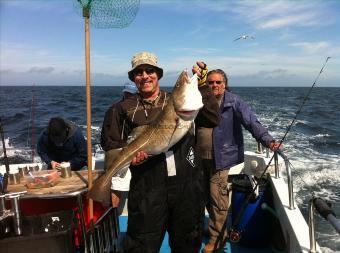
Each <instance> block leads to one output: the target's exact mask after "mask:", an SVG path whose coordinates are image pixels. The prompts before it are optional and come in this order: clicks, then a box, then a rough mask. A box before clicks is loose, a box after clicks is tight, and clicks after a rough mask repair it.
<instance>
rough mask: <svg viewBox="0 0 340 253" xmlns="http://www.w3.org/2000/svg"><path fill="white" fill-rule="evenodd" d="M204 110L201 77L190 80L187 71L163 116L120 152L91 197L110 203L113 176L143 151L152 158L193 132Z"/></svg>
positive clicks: (92, 191) (172, 94) (94, 185)
mask: <svg viewBox="0 0 340 253" xmlns="http://www.w3.org/2000/svg"><path fill="white" fill-rule="evenodd" d="M202 107H203V103H202V96H201V93H200V92H199V90H198V86H197V75H194V76H193V77H192V78H189V76H188V73H187V71H183V72H182V73H181V74H180V76H179V77H178V79H177V82H176V84H175V87H174V88H173V90H172V93H171V96H170V97H169V99H168V101H167V104H166V106H165V107H164V109H163V111H162V113H160V115H159V116H158V117H157V119H156V120H155V121H154V122H153V123H152V124H150V125H148V126H145V128H144V129H143V130H142V131H141V133H140V134H139V135H138V136H137V137H136V139H135V140H133V141H132V142H130V143H129V144H128V145H127V146H126V147H124V148H123V149H122V150H121V151H120V153H119V154H118V155H117V158H116V159H115V160H113V162H112V163H111V165H110V166H109V168H108V169H107V170H106V172H105V174H103V175H102V176H101V177H100V178H99V179H97V180H96V181H95V182H94V184H93V186H92V188H91V189H90V190H89V192H88V194H87V196H88V197H89V198H91V199H93V200H95V201H99V202H103V203H105V204H110V202H111V194H110V188H111V178H112V176H114V175H115V174H117V173H118V172H119V171H120V170H121V169H122V168H123V167H125V166H128V165H129V164H130V163H131V161H132V158H133V157H134V156H135V155H136V154H137V152H139V151H145V152H146V153H147V154H149V155H157V154H160V153H162V152H166V151H168V150H169V149H170V148H171V147H172V146H173V145H175V144H176V143H177V142H178V141H179V140H180V139H181V138H182V137H183V136H184V135H185V134H186V133H187V132H188V131H189V129H190V128H191V127H192V123H193V121H194V120H195V118H196V116H197V114H198V111H199V109H200V108H202Z"/></svg>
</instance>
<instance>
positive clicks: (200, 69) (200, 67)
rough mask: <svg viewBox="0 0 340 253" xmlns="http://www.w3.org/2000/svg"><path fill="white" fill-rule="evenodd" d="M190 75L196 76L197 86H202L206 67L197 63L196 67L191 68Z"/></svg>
mask: <svg viewBox="0 0 340 253" xmlns="http://www.w3.org/2000/svg"><path fill="white" fill-rule="evenodd" d="M192 73H193V74H197V76H198V86H203V85H205V84H206V80H207V74H208V67H207V64H205V62H203V61H197V62H196V65H194V66H193V67H192Z"/></svg>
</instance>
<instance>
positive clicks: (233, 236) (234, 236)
mask: <svg viewBox="0 0 340 253" xmlns="http://www.w3.org/2000/svg"><path fill="white" fill-rule="evenodd" d="M330 58H331V57H327V58H326V61H325V63H324V64H323V66H322V68H321V69H320V72H319V74H318V75H317V77H316V78H315V80H314V82H313V85H312V86H311V87H310V89H309V91H308V92H307V94H306V96H305V97H304V99H303V100H302V103H301V105H300V107H299V109H298V110H297V111H296V113H295V116H294V118H293V120H292V122H291V123H290V124H289V125H288V127H287V130H286V132H285V134H284V135H283V137H282V138H281V140H280V142H279V145H278V147H277V149H276V150H275V152H280V151H279V149H280V147H281V145H282V143H283V142H284V140H285V139H286V137H287V135H288V133H289V132H290V130H291V128H292V126H293V125H294V123H295V121H296V119H297V117H298V115H299V114H300V113H301V111H302V108H303V106H304V105H305V103H306V102H307V100H308V98H309V96H310V94H311V92H312V90H313V88H314V87H315V85H316V83H317V81H318V80H319V77H320V75H321V73H322V72H323V70H324V68H325V67H326V64H327V62H328V60H329V59H330ZM273 158H274V155H273V156H272V157H271V158H270V160H269V162H268V164H267V166H266V168H265V169H264V171H263V172H262V174H261V176H260V177H259V180H257V181H256V183H255V185H254V188H252V191H251V192H250V193H249V194H248V196H247V197H246V198H245V201H244V202H243V203H242V206H241V209H240V212H239V213H238V215H237V217H236V219H235V221H234V222H233V224H232V228H231V231H230V234H229V238H230V240H231V241H232V242H238V241H239V240H240V239H241V231H237V229H236V227H237V226H238V224H239V223H240V220H241V218H242V216H243V214H244V211H245V209H246V207H247V205H248V203H249V201H250V199H251V197H252V196H253V194H254V192H255V190H256V188H257V187H258V185H259V182H260V179H261V178H264V175H265V173H266V172H267V170H268V168H269V165H270V164H271V162H272V160H273Z"/></svg>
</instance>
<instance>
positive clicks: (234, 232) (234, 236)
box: [229, 230, 242, 243]
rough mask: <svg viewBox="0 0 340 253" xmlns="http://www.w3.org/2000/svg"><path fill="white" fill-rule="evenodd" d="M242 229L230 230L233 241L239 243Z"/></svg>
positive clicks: (230, 237) (230, 238)
mask: <svg viewBox="0 0 340 253" xmlns="http://www.w3.org/2000/svg"><path fill="white" fill-rule="evenodd" d="M241 233H242V232H241V231H237V230H231V231H230V232H229V240H230V241H231V242H232V243H238V242H239V241H240V240H241Z"/></svg>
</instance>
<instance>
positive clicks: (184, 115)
mask: <svg viewBox="0 0 340 253" xmlns="http://www.w3.org/2000/svg"><path fill="white" fill-rule="evenodd" d="M196 111H197V110H191V111H185V110H180V111H176V113H177V115H178V116H180V117H181V118H188V117H190V116H191V115H195V113H196Z"/></svg>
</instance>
